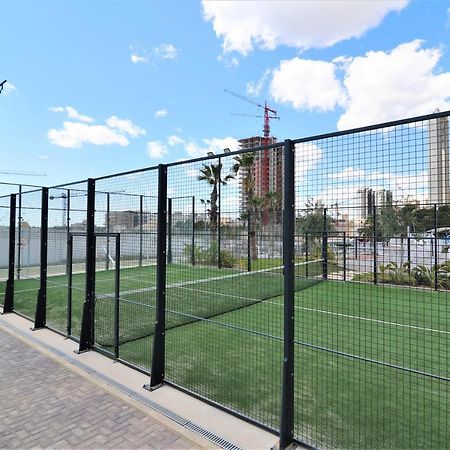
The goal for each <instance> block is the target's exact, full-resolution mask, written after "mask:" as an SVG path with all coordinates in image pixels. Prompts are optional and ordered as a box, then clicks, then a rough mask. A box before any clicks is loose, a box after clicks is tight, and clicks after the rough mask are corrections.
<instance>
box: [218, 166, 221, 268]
mask: <svg viewBox="0 0 450 450" xmlns="http://www.w3.org/2000/svg"><path fill="white" fill-rule="evenodd" d="M221 185H222V161H221V158H219V186H218V188H219V189H218V196H219V201H218V208H217V209H218V211H217V267H218V268H219V269H221V268H222V256H221V253H222V252H221V247H222V232H221V227H220V222H222V217H221V216H222V209H221V208H222V205H221V197H222V195H221V190H222V189H221Z"/></svg>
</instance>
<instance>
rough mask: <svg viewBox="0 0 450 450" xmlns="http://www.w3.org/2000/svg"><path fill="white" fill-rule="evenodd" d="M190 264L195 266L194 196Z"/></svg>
mask: <svg viewBox="0 0 450 450" xmlns="http://www.w3.org/2000/svg"><path fill="white" fill-rule="evenodd" d="M191 264H192V265H193V266H195V195H193V196H192V236H191Z"/></svg>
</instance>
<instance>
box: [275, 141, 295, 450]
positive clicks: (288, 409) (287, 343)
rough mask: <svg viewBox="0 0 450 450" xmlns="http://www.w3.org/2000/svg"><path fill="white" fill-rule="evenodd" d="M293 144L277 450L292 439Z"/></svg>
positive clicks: (288, 167) (287, 168)
mask: <svg viewBox="0 0 450 450" xmlns="http://www.w3.org/2000/svg"><path fill="white" fill-rule="evenodd" d="M294 152H295V147H294V145H293V144H292V142H291V141H290V140H286V141H285V142H284V221H283V264H284V358H283V377H282V393H281V424H280V442H279V448H280V450H283V449H286V448H288V447H289V446H291V445H292V444H293V441H294V283H295V273H294V270H295V265H294V258H295V252H294V244H295V238H294V230H295V192H294V184H295V172H294V162H295V154H294Z"/></svg>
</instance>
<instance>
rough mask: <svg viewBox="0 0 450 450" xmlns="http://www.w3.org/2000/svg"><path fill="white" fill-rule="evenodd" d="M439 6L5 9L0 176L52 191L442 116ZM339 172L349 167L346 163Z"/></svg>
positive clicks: (197, 4)
mask: <svg viewBox="0 0 450 450" xmlns="http://www.w3.org/2000/svg"><path fill="white" fill-rule="evenodd" d="M449 7H450V3H449V2H447V1H431V0H429V1H425V0H423V1H414V0H411V1H408V0H393V1H386V2H384V1H346V2H344V1H342V2H341V1H338V0H334V1H331V2H327V1H317V2H309V1H282V0H280V1H271V2H266V1H262V2H252V1H229V2H221V1H205V2H201V1H194V0H181V1H170V0H169V1H168V0H165V1H148V0H146V1H138V0H133V1H130V2H125V1H118V0H116V1H111V0H109V1H107V0H89V1H88V0H59V1H56V0H52V1H50V0H41V1H39V2H35V1H30V0H29V1H24V0H15V1H9V2H4V3H3V4H2V12H1V14H2V25H1V28H0V78H2V80H3V79H8V81H9V82H10V84H9V86H8V87H6V88H5V90H4V92H3V93H2V94H1V95H0V124H1V125H0V126H1V133H0V148H1V150H0V151H1V165H0V170H2V169H5V170H7V169H9V170H17V171H36V172H45V173H47V176H46V177H39V178H38V177H20V176H7V175H1V174H0V180H1V181H13V182H23V183H33V184H34V183H38V184H45V185H53V184H57V183H62V182H66V181H72V180H77V179H84V178H87V177H91V176H94V177H95V176H99V175H104V174H108V173H114V172H119V171H125V170H131V169H135V168H138V167H145V166H152V165H156V164H159V163H161V162H169V161H174V160H179V159H185V158H189V157H192V156H197V155H203V154H204V153H205V152H206V151H207V150H209V149H212V150H214V151H218V150H219V149H221V148H224V147H233V146H235V145H236V141H235V139H239V138H241V137H248V136H251V135H260V134H261V131H262V120H261V119H258V118H251V117H239V116H233V115H230V113H232V112H242V113H248V114H255V115H256V114H259V111H258V109H257V108H256V107H253V106H252V105H251V104H249V103H246V102H244V101H242V100H240V99H238V98H236V97H233V96H231V95H229V94H226V93H224V88H227V89H230V90H232V91H235V92H238V93H240V94H243V95H246V96H248V97H251V98H255V99H257V100H258V101H264V100H267V101H268V102H269V104H270V105H271V106H272V107H274V108H275V109H277V110H278V112H279V115H280V116H281V120H280V121H279V122H278V121H276V122H273V123H272V134H273V135H275V136H277V137H278V138H279V139H280V140H281V139H284V138H287V137H289V138H297V137H303V136H308V135H313V134H318V133H323V132H329V131H333V130H336V129H345V128H351V127H354V126H360V125H367V124H372V123H377V122H381V121H386V120H391V119H397V118H402V117H406V116H409V115H418V114H426V113H430V112H432V111H433V110H434V109H435V108H436V107H439V108H440V109H441V110H443V109H450V108H449V105H450V49H449V37H450V16H449ZM343 169H345V168H343Z"/></svg>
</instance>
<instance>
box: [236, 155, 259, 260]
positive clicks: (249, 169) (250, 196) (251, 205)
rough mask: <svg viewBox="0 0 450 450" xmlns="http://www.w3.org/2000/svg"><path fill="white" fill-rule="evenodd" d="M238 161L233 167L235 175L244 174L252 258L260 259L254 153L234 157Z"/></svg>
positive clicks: (245, 215) (243, 182) (243, 181)
mask: <svg viewBox="0 0 450 450" xmlns="http://www.w3.org/2000/svg"><path fill="white" fill-rule="evenodd" d="M234 160H235V161H236V162H235V163H234V165H233V167H232V171H233V172H234V174H235V175H237V174H238V173H239V172H241V174H242V190H243V191H244V196H245V200H246V202H245V203H246V210H245V211H243V215H242V216H243V217H246V218H247V220H248V221H249V238H250V255H251V259H252V260H255V259H258V247H257V244H256V227H257V220H258V219H257V214H256V213H257V210H258V207H259V205H258V204H259V200H256V202H255V180H254V178H253V164H254V162H255V154H254V153H242V154H240V155H237V156H235V157H234Z"/></svg>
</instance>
